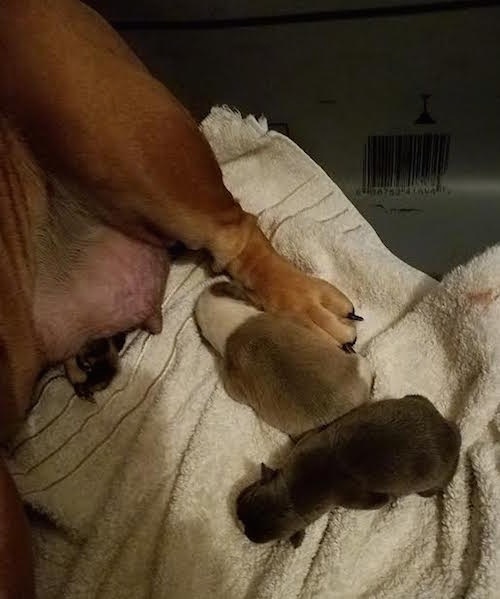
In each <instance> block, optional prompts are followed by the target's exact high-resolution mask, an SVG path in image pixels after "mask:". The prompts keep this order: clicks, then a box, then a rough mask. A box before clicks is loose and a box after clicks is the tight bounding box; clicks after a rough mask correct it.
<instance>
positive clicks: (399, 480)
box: [237, 395, 460, 546]
mask: <svg viewBox="0 0 500 599" xmlns="http://www.w3.org/2000/svg"><path fill="white" fill-rule="evenodd" d="M459 453H460V433H459V432H458V429H457V427H456V426H455V425H454V424H453V423H451V422H449V421H447V420H445V419H444V418H443V417H442V416H441V414H440V413H439V412H438V411H437V410H436V408H435V407H434V406H433V405H432V403H431V402H430V401H429V400H428V399H426V398H425V397H421V396H419V395H408V396H406V397H404V398H402V399H387V400H383V401H378V402H374V403H367V404H364V405H362V406H360V407H358V408H355V409H353V410H351V411H350V412H348V413H347V414H345V415H344V416H342V417H341V418H339V419H338V420H335V421H334V422H332V423H331V424H329V425H326V426H323V427H321V428H319V429H317V430H316V431H311V433H310V434H308V435H305V436H304V437H303V439H301V440H300V441H299V443H298V444H297V445H296V446H295V448H294V449H293V450H292V452H291V454H290V456H289V457H288V459H287V460H286V462H285V464H284V465H283V468H281V469H280V470H272V469H270V468H268V467H267V466H265V465H264V464H262V475H261V479H260V481H257V482H256V483H253V484H252V485H250V486H249V487H247V488H246V489H244V490H243V491H242V492H241V493H240V495H239V497H238V500H237V514H238V518H239V520H240V521H241V522H242V523H243V526H244V529H245V534H246V536H247V537H248V538H249V539H250V540H251V541H253V542H254V543H266V542H268V541H272V540H274V539H290V540H291V542H292V543H293V544H294V546H298V545H300V543H301V542H302V539H303V537H304V529H305V528H306V527H307V526H308V525H309V524H311V523H312V522H314V521H315V520H317V519H318V518H319V517H320V516H322V515H323V514H324V513H326V512H328V511H329V510H331V509H332V508H333V507H335V506H342V507H345V508H350V509H377V508H380V507H382V506H384V505H386V504H387V503H388V502H389V501H390V500H391V499H393V498H395V497H401V496H403V495H409V494H411V493H419V494H420V495H422V496H423V497H429V496H431V495H434V494H435V493H438V492H439V491H441V490H442V489H444V488H445V487H446V485H447V484H448V483H449V482H450V480H451V479H452V478H453V475H454V474H455V470H456V468H457V463H458V458H459Z"/></svg>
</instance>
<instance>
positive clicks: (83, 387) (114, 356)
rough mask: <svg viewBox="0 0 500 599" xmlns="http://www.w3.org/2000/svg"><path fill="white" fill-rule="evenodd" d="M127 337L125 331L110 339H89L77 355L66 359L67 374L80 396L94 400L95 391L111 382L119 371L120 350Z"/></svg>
mask: <svg viewBox="0 0 500 599" xmlns="http://www.w3.org/2000/svg"><path fill="white" fill-rule="evenodd" d="M125 338H126V336H125V333H118V334H117V335H115V336H114V337H111V338H109V339H95V340H93V341H89V342H88V343H87V344H85V345H84V346H83V348H82V349H81V350H80V351H79V352H78V354H77V355H76V356H75V357H73V358H70V359H69V360H66V362H65V363H64V368H65V371H66V376H67V377H68V380H69V381H70V383H71V384H72V385H73V388H74V390H75V393H76V394H77V395H78V397H80V398H82V399H86V400H87V401H94V392H95V391H101V390H102V389H105V388H106V387H107V386H108V385H109V384H110V383H111V381H112V380H113V378H114V377H115V375H116V373H117V372H118V363H119V356H118V352H119V351H120V350H121V349H122V347H123V346H124V344H125Z"/></svg>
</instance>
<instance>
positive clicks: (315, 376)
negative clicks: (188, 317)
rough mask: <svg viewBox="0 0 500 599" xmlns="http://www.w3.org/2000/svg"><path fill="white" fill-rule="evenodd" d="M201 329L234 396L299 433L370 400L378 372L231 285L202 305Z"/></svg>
mask: <svg viewBox="0 0 500 599" xmlns="http://www.w3.org/2000/svg"><path fill="white" fill-rule="evenodd" d="M196 319H197V322H198V324H199V326H200V329H201V333H202V335H203V336H204V337H205V339H207V341H208V342H209V343H210V344H211V345H212V347H213V348H214V349H215V350H216V351H217V353H218V354H219V355H220V356H221V357H222V376H223V379H224V383H225V387H226V390H227V392H228V393H229V395H231V397H233V398H234V399H236V400H237V401H240V402H242V403H245V404H247V405H249V406H250V407H251V408H253V409H254V410H255V412H256V413H257V414H258V416H259V417H260V418H262V419H263V420H265V421H266V422H267V423H268V424H270V425H271V426H274V427H275V428H278V429H280V430H282V431H284V432H286V433H288V434H289V435H290V436H292V437H294V438H297V437H299V436H300V435H301V434H302V433H304V432H306V431H309V430H311V429H312V428H316V427H318V426H320V425H322V424H326V423H329V422H331V421H332V420H334V419H335V418H338V417H339V416H341V415H342V414H344V413H345V412H348V411H349V410H351V409H352V408H353V407H356V406H358V405H360V404H361V403H363V402H365V401H367V400H368V398H369V395H370V389H371V384H372V379H373V375H372V371H371V368H370V365H369V363H368V362H367V360H366V359H365V358H363V357H362V356H359V355H357V354H355V353H346V352H345V351H343V350H342V349H340V348H339V347H338V346H337V345H336V344H335V343H334V342H333V341H330V340H328V339H326V338H324V337H320V336H319V335H316V334H315V333H314V332H312V331H310V330H309V329H307V328H305V327H304V326H302V325H301V324H300V323H297V322H296V321H294V320H291V319H290V318H286V317H283V316H280V315H275V314H266V313H263V312H261V311H259V310H257V309H256V308H255V307H254V306H252V305H251V304H250V303H249V302H248V300H247V298H246V297H245V293H244V292H242V291H241V290H239V288H238V287H237V286H236V285H234V284H232V283H216V284H215V285H212V286H211V287H209V288H208V289H206V290H205V291H204V292H203V293H202V294H201V296H200V298H199V299H198V302H197V304H196Z"/></svg>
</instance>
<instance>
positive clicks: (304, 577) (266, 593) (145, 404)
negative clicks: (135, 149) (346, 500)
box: [10, 109, 500, 599]
mask: <svg viewBox="0 0 500 599" xmlns="http://www.w3.org/2000/svg"><path fill="white" fill-rule="evenodd" d="M203 130H204V132H205V134H206V135H207V137H208V139H209V141H210V143H211V144H212V146H213V148H214V150H215V152H216V155H217V157H218V159H219V161H220V162H221V164H222V168H223V173H224V177H225V181H226V184H227V186H228V187H229V189H230V190H231V191H232V192H233V193H234V194H235V196H236V197H238V198H239V199H240V200H241V203H242V205H243V206H244V207H245V208H246V209H247V210H250V211H253V212H258V213H259V214H260V219H261V224H262V226H263V228H264V230H265V231H266V232H267V233H268V234H269V235H270V236H271V237H272V239H273V243H274V244H275V246H276V247H277V248H279V249H280V251H282V252H283V253H285V254H286V255H288V256H289V257H290V258H291V259H292V260H294V261H295V262H296V263H297V264H298V265H299V266H301V267H302V268H305V269H306V270H309V271H311V272H314V273H316V274H318V275H320V276H322V277H324V278H326V279H327V280H329V281H331V282H333V283H335V284H336V285H338V286H339V287H340V288H341V289H342V290H343V291H344V292H345V293H346V294H347V295H348V296H349V297H350V298H351V299H352V300H353V302H354V304H355V306H356V310H357V312H358V313H359V314H362V315H363V316H364V317H365V318H366V321H365V323H362V324H361V325H360V328H359V341H358V347H360V348H361V349H364V350H365V351H366V352H367V355H368V357H369V359H370V360H371V361H372V362H373V364H374V366H375V369H376V375H377V379H376V386H375V395H376V398H381V397H385V396H400V395H402V394H405V393H409V392H419V393H422V394H425V395H428V396H429V398H430V399H431V400H433V401H434V402H435V403H436V405H437V406H438V407H439V408H440V409H441V410H443V411H444V413H445V414H447V415H451V416H452V417H454V418H457V419H458V420H459V421H460V426H461V430H462V434H463V438H464V456H463V457H462V459H461V462H460V466H459V470H458V473H457V475H456V478H455V480H454V482H453V483H452V485H451V486H450V488H449V491H448V492H447V493H446V494H445V496H444V497H443V498H436V499H426V500H425V499H422V498H420V497H417V496H415V497H409V498H405V499H403V500H400V501H398V502H397V504H396V505H395V506H393V507H391V508H387V509H383V510H380V511H378V512H347V511H344V510H335V511H334V512H332V513H331V514H330V515H328V516H325V517H323V518H322V519H321V520H319V521H318V522H317V523H315V524H314V525H313V526H311V527H310V528H309V529H308V531H307V535H306V539H305V541H304V543H303V545H302V546H301V547H300V548H299V549H297V550H293V548H292V547H291V546H290V544H289V543H276V544H269V545H259V546H257V545H252V544H251V543H250V542H249V541H247V540H246V539H245V537H244V536H243V535H242V533H241V532H240V530H239V529H238V528H237V526H236V524H235V521H234V501H235V497H236V495H237V493H238V491H239V490H240V489H241V488H242V487H243V486H244V485H245V484H246V483H248V482H249V481H250V480H252V479H253V478H255V477H256V476H257V475H258V464H259V463H260V461H261V460H265V461H268V462H269V463H270V464H273V459H276V456H277V452H279V451H280V450H282V449H283V448H284V447H287V440H286V439H285V437H284V435H283V434H281V433H279V432H278V431H275V430H273V429H271V428H270V427H268V426H267V425H265V424H263V423H261V422H259V421H258V419H257V418H256V416H255V415H254V414H253V412H252V411H251V410H250V409H248V408H246V407H245V406H243V405H241V404H238V403H236V402H234V401H232V400H231V399H230V398H229V397H228V396H227V395H226V394H225V392H224V390H223V389H222V386H221V384H220V381H219V379H218V376H217V371H216V363H215V358H214V357H213V355H212V354H211V353H210V351H209V349H208V348H207V347H206V346H205V345H204V344H203V343H202V342H201V340H200V336H199V334H198V331H197V329H196V326H195V324H194V321H193V317H192V310H193V306H194V303H195V301H196V298H197V297H198V295H199V293H200V292H201V290H202V289H203V288H204V287H205V286H206V285H207V284H208V283H209V278H208V275H207V271H206V268H205V267H206V264H204V263H201V261H200V260H201V259H200V257H199V256H196V255H193V256H191V257H190V258H188V259H185V260H183V261H181V262H180V263H178V264H175V265H174V267H173V268H172V272H171V275H170V278H169V281H168V284H167V290H166V295H165V301H164V308H163V314H164V329H163V332H162V333H161V335H159V336H156V337H151V336H147V335H146V334H144V333H139V334H136V335H135V336H133V338H131V339H130V341H129V343H128V344H127V348H126V352H125V355H124V357H123V359H122V372H121V373H120V375H119V376H118V377H117V379H116V380H115V381H114V383H113V384H112V386H111V387H110V388H109V389H107V390H106V391H104V392H102V393H100V394H98V395H97V405H92V404H89V403H86V402H83V401H81V400H79V399H77V398H75V396H74V394H73V393H72V390H71V387H70V386H69V384H68V382H67V381H66V380H65V379H64V378H63V377H62V375H61V373H60V372H51V373H48V374H47V376H45V377H44V379H43V380H42V382H41V384H40V386H39V392H38V393H39V399H38V401H37V403H36V404H35V405H34V407H33V410H32V412H31V414H30V416H29V418H28V420H27V422H26V424H25V426H24V428H23V429H22V431H21V432H20V433H19V435H18V437H17V439H16V440H15V442H14V444H13V457H12V460H11V462H10V466H11V469H12V471H13V472H14V473H15V478H16V482H17V484H18V487H19V489H20V490H21V493H22V495H23V497H24V499H25V500H26V501H27V502H29V503H30V504H32V505H33V506H34V507H35V508H36V509H37V510H39V511H41V512H43V513H44V514H46V515H47V516H48V517H49V519H50V520H51V521H52V522H53V523H54V524H55V525H56V526H57V528H55V527H54V526H53V525H51V524H50V523H47V522H43V521H36V522H35V523H34V527H33V530H34V538H35V545H36V550H37V551H36V553H37V580H38V585H39V589H40V597H41V598H42V599H43V598H49V597H51V598H57V599H59V598H62V597H68V598H71V599H73V598H82V599H92V598H94V597H95V598H97V597H99V598H110V599H111V598H112V599H115V598H117V597H127V598H131V597H133V598H134V599H135V598H138V599H139V598H143V597H144V598H146V597H154V598H161V597H165V598H168V599H200V598H202V597H203V598H204V599H205V598H206V599H209V598H214V599H241V598H243V597H247V598H248V599H254V598H261V599H278V598H279V599H293V598H298V597H301V598H302V597H304V598H305V597H312V596H314V597H321V598H323V597H324V598H330V597H339V598H340V597H341V598H345V597H361V596H365V597H370V598H374V597H391V598H394V599H396V598H398V599H399V598H401V597H416V598H420V597H422V598H427V597H428V598H429V599H430V598H434V597H439V596H443V597H450V596H455V595H456V594H458V595H460V594H462V595H463V591H464V590H465V589H467V590H468V593H469V596H471V597H493V596H495V594H496V593H497V592H498V588H499V586H498V583H499V582H500V581H499V580H498V577H499V575H500V567H499V566H500V564H498V563H497V562H498V559H499V552H500V526H499V514H500V485H499V475H498V463H499V461H498V458H499V456H498V453H497V452H498V440H499V438H500V431H499V417H498V414H497V415H496V410H497V407H498V403H499V401H500V381H499V364H500V359H499V358H500V356H499V355H498V354H499V339H500V333H499V325H498V323H499V322H500V300H499V294H500V286H499V275H500V248H496V249H493V250H490V251H489V252H487V253H485V254H484V255H483V256H481V257H479V258H477V259H476V260H475V261H473V262H472V263H471V264H470V265H468V266H466V267H464V268H459V269H457V270H456V271H455V272H454V273H452V274H451V275H450V276H449V277H448V278H447V279H446V280H445V282H444V283H443V284H441V285H437V284H436V283H435V282H434V281H433V280H432V279H430V278H429V277H427V276H426V275H424V274H422V273H419V272H418V271H416V270H415V269H413V268H411V267H410V266H408V265H406V264H404V263H403V262H401V261H400V260H398V259H397V258H395V257H394V256H393V255H392V254H391V253H390V252H389V251H388V250H387V249H386V248H385V247H384V246H383V245H382V243H381V242H380V240H379V239H378V237H377V236H376V234H375V232H374V231H373V229H372V228H371V227H370V226H369V225H368V224H367V223H366V221H365V220H364V219H363V218H362V217H361V216H360V215H359V213H358V212H357V211H356V210H355V208H354V207H353V206H352V205H351V204H350V203H349V201H348V200H347V199H346V198H345V196H344V195H343V194H342V192H341V191H340V190H339V189H338V187H337V186H336V185H335V184H334V183H332V181H331V180H330V179H329V178H328V177H327V176H326V174H325V173H324V172H323V171H322V170H321V169H320V168H319V167H318V166H317V165H316V164H315V163H314V162H313V161H312V160H311V159H310V158H309V157H307V156H306V155H305V154H304V153H303V152H302V151H301V150H300V149H299V148H298V147H297V146H296V145H295V144H294V143H293V142H291V141H290V140H288V139H287V138H285V137H284V136H282V135H280V134H278V133H275V132H268V131H267V126H266V123H265V121H264V120H263V119H260V120H259V121H257V120H256V119H255V118H253V117H248V118H247V119H244V120H243V119H242V118H241V117H240V116H239V115H237V114H235V113H233V112H231V111H229V110H227V109H214V110H213V111H212V113H211V114H210V116H209V117H208V118H207V119H206V120H205V121H204V123H203ZM332 143H334V140H332ZM423 234H424V232H423ZM370 340H371V341H370Z"/></svg>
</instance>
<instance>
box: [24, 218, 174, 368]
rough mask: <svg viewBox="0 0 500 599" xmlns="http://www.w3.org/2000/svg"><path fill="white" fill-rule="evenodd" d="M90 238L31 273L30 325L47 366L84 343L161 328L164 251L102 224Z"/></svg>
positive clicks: (166, 268)
mask: <svg viewBox="0 0 500 599" xmlns="http://www.w3.org/2000/svg"><path fill="white" fill-rule="evenodd" d="M91 237H92V239H91V241H90V242H89V241H88V240H86V241H85V243H84V244H83V249H82V247H78V248H77V249H75V247H74V245H73V246H72V247H68V248H66V249H67V254H68V255H66V256H61V257H60V259H59V260H58V261H57V263H56V261H55V260H54V257H51V258H50V260H48V262H49V264H47V263H46V262H47V261H46V260H45V261H44V263H43V265H42V268H40V269H39V272H38V274H37V280H36V291H35V304H34V312H35V314H34V316H35V327H36V331H37V333H38V336H39V338H40V339H41V341H42V343H43V347H44V354H45V356H46V359H47V362H49V363H57V362H61V361H63V360H65V359H67V358H69V357H71V356H74V355H75V354H76V353H77V352H78V351H79V350H80V349H81V347H82V346H83V345H84V344H85V343H86V342H87V341H89V340H90V339H97V338H101V337H109V336H111V335H114V334H115V333H117V332H120V331H128V330H131V329H135V328H139V327H144V328H149V329H151V330H153V331H154V332H158V329H159V328H161V301H162V298H163V292H164V288H165V282H166V278H167V275H168V269H169V260H168V254H167V252H166V250H164V249H162V248H158V247H153V246H150V245H148V244H146V243H143V242H141V241H136V240H134V239H131V238H129V237H126V236H125V235H123V234H121V233H120V232H118V231H116V230H114V229H111V228H108V227H104V226H102V225H99V226H98V231H97V232H96V231H95V230H92V235H91ZM80 245H81V244H80ZM64 249H65V248H64V247H63V248H62V250H63V251H64Z"/></svg>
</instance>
